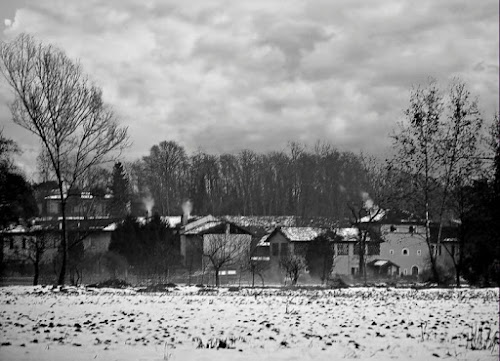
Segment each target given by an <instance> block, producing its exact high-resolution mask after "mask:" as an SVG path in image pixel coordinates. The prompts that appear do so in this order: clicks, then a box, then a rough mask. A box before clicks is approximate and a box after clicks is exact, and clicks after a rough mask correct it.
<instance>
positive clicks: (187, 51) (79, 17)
mask: <svg viewBox="0 0 500 361" xmlns="http://www.w3.org/2000/svg"><path fill="white" fill-rule="evenodd" d="M7 23H9V24H10V26H9V27H7V29H6V30H5V31H4V34H3V38H5V39H9V38H12V37H14V36H15V35H16V34H18V33H20V32H24V31H26V32H31V33H34V34H35V35H37V36H38V37H40V38H41V39H43V40H45V41H49V42H53V43H55V44H57V45H58V46H60V47H61V48H63V49H64V50H65V51H66V52H67V53H68V54H69V55H70V56H71V57H74V58H79V59H80V60H81V63H82V65H83V67H84V69H85V71H86V72H88V73H89V74H90V75H91V77H92V78H93V79H94V80H96V82H97V83H98V84H100V85H101V86H102V87H103V90H104V96H105V100H106V101H107V102H108V103H110V104H111V105H113V107H114V109H115V110H116V112H117V113H118V115H119V117H120V119H121V121H122V122H123V123H124V124H126V125H128V126H129V128H130V133H131V136H132V140H133V141H134V145H133V147H132V148H131V149H130V152H129V157H139V156H140V155H143V154H145V153H146V152H147V151H148V149H149V148H150V147H151V145H153V144H154V143H157V142H160V141H162V140H165V139H173V140H176V141H178V142H179V143H181V144H183V145H184V146H186V147H187V149H188V150H189V151H194V150H196V149H199V148H201V149H204V150H205V151H207V152H232V151H237V150H239V149H243V148H250V149H254V150H256V151H261V150H273V149H276V150H279V149H283V148H284V147H285V146H286V144H287V142H288V141H289V140H300V141H304V142H307V143H309V144H313V143H314V142H315V141H316V140H318V139H321V140H324V141H329V142H331V143H333V144H334V145H337V146H339V147H343V148H345V149H349V150H353V151H359V150H361V149H363V150H365V151H369V152H375V153H378V154H380V153H382V152H383V151H384V149H385V147H387V146H388V145H389V144H390V141H389V138H388V137H387V133H388V132H390V130H391V129H392V128H393V127H394V125H395V123H396V122H397V121H399V120H401V119H402V115H403V109H404V108H405V106H406V104H407V102H408V96H409V91H410V89H411V86H412V85H414V84H419V83H425V82H426V81H427V79H428V77H429V76H432V77H435V78H437V80H438V81H439V82H440V83H442V84H443V85H444V86H446V85H447V84H448V82H449V81H451V80H452V79H453V78H454V77H456V76H459V77H461V78H463V79H464V80H465V81H467V83H468V84H469V87H470V89H471V90H472V91H473V92H474V94H475V95H477V96H479V97H480V103H481V105H482V110H483V112H484V115H485V116H487V117H490V116H491V115H492V113H493V112H494V111H495V110H496V109H497V108H498V104H497V102H498V3H497V2H496V1H493V0H484V1H480V2H473V1H468V0H462V1H458V0H441V1H430V0H428V1H419V2H401V1H396V0H385V1H377V2H368V1H361V0H349V1H347V0H342V1H335V2H333V1H330V0H315V1H302V0H301V1H298V0H292V1H287V2H286V6H284V2H282V1H277V0H276V1H263V0H262V1H251V2H250V1H237V2H236V1H224V0H206V1H184V2H180V1H160V0H151V1H146V2H143V1H132V0H125V1H123V0H121V1H118V0H113V1H99V0H93V1H86V2H83V1H76V0H75V1H64V2H61V1H56V0H49V1H44V2H43V3H41V2H38V1H34V0H33V1H28V3H27V5H26V6H23V7H22V8H19V9H18V10H17V13H16V16H15V18H13V19H11V21H10V22H6V24H7ZM2 94H6V93H5V92H2ZM6 97H7V96H5V95H4V96H3V98H4V99H5V98H6ZM4 103H5V102H4ZM0 116H1V117H2V118H1V119H2V121H3V120H4V119H9V115H8V110H7V108H6V107H5V105H2V107H1V108H0ZM6 132H8V133H9V135H10V136H11V137H13V138H15V139H16V140H17V141H18V142H19V143H20V144H21V146H23V147H27V148H30V147H31V148H30V149H31V150H30V154H31V153H36V144H34V145H33V144H32V143H31V142H32V141H31V140H30V141H29V142H28V141H26V140H25V138H24V137H25V133H24V132H23V131H22V130H20V129H19V128H18V127H16V126H12V125H9V126H8V128H6ZM30 159H33V158H32V157H24V158H23V159H22V162H26V164H30ZM31 164H32V161H31Z"/></svg>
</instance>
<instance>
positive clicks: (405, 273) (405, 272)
mask: <svg viewBox="0 0 500 361" xmlns="http://www.w3.org/2000/svg"><path fill="white" fill-rule="evenodd" d="M407 274H408V270H407V269H406V268H405V269H404V270H403V275H405V276H406V275H407Z"/></svg>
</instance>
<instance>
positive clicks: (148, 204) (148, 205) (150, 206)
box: [142, 196, 155, 217]
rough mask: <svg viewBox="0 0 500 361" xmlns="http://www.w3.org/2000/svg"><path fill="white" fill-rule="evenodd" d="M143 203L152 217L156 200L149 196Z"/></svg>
mask: <svg viewBox="0 0 500 361" xmlns="http://www.w3.org/2000/svg"><path fill="white" fill-rule="evenodd" d="M142 203H143V204H144V206H145V207H146V211H147V212H148V214H147V216H148V217H151V216H152V215H153V207H154V205H155V200H154V199H153V198H152V197H151V196H148V197H146V198H143V199H142Z"/></svg>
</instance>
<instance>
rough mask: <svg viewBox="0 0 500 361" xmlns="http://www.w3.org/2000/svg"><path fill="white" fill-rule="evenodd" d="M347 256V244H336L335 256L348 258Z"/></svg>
mask: <svg viewBox="0 0 500 361" xmlns="http://www.w3.org/2000/svg"><path fill="white" fill-rule="evenodd" d="M348 255H349V244H348V243H339V244H337V256H348Z"/></svg>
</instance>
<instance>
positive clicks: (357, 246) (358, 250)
mask: <svg viewBox="0 0 500 361" xmlns="http://www.w3.org/2000/svg"><path fill="white" fill-rule="evenodd" d="M354 254H355V255H358V256H359V255H360V254H361V245H360V244H358V243H357V244H355V245H354Z"/></svg>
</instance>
